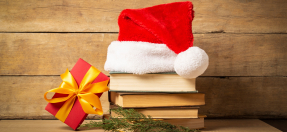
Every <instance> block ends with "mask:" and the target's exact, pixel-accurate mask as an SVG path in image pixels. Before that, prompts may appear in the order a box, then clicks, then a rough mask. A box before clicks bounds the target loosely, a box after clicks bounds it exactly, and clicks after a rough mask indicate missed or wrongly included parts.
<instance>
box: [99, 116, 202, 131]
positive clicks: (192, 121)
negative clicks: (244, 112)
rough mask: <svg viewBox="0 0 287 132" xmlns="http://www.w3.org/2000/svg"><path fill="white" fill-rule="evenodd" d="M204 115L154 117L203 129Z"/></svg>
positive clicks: (104, 117)
mask: <svg viewBox="0 0 287 132" xmlns="http://www.w3.org/2000/svg"><path fill="white" fill-rule="evenodd" d="M110 117H111V115H104V116H103V119H109V118H110ZM205 117H206V115H198V118H177V119H155V120H162V121H165V122H168V123H170V124H173V125H176V126H183V127H188V128H190V129H203V128H204V118H205Z"/></svg>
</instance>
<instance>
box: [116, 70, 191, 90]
mask: <svg viewBox="0 0 287 132" xmlns="http://www.w3.org/2000/svg"><path fill="white" fill-rule="evenodd" d="M110 78H111V82H110V90H111V91H135V92H136V91H165V92H185V91H187V92H188V91H189V92H190V91H196V88H195V78H193V79H186V78H183V77H181V76H179V75H177V74H176V73H153V74H143V75H136V74H131V73H123V72H110Z"/></svg>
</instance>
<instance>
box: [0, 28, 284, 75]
mask: <svg viewBox="0 0 287 132" xmlns="http://www.w3.org/2000/svg"><path fill="white" fill-rule="evenodd" d="M194 37H195V41H194V45H195V46H198V47H201V48H202V49H204V50H205V51H206V52H207V54H208V55H209V58H210V64H209V67H208V69H207V71H206V72H205V73H204V74H203V76H286V75H287V61H286V58H287V52H285V49H287V45H286V44H285V43H286V40H287V34H195V35H194ZM115 40H117V34H110V33H107V34H102V33H0V57H1V59H0V75H60V74H62V73H63V72H64V71H65V69H67V68H69V69H71V68H72V67H73V65H74V64H75V63H76V61H77V60H78V58H83V59H84V60H86V61H87V62H89V63H90V64H92V65H93V66H95V67H97V68H98V69H99V70H101V71H103V72H104V73H105V74H108V72H106V71H104V63H105V61H106V54H107V47H108V45H109V44H110V43H111V42H112V41H115Z"/></svg>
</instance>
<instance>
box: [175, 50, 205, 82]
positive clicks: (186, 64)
mask: <svg viewBox="0 0 287 132" xmlns="http://www.w3.org/2000/svg"><path fill="white" fill-rule="evenodd" d="M208 60H209V59H208V55H207V54H206V53H205V51H204V50H202V49H200V48H198V47H190V48H189V49H187V50H186V51H184V52H181V53H179V54H178V55H177V57H176V59H175V62H174V69H175V71H176V73H177V74H178V75H180V76H182V77H184V78H196V77H198V76H199V75H201V74H203V73H204V71H205V70H206V69H207V67H208Z"/></svg>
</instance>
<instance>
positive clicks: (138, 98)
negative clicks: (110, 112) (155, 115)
mask: <svg viewBox="0 0 287 132" xmlns="http://www.w3.org/2000/svg"><path fill="white" fill-rule="evenodd" d="M109 100H110V102H112V103H114V104H117V105H119V106H121V107H129V108H131V107H132V108H136V107H169V106H172V107H175V106H198V105H205V94H203V93H128V94H127V93H119V92H109Z"/></svg>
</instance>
